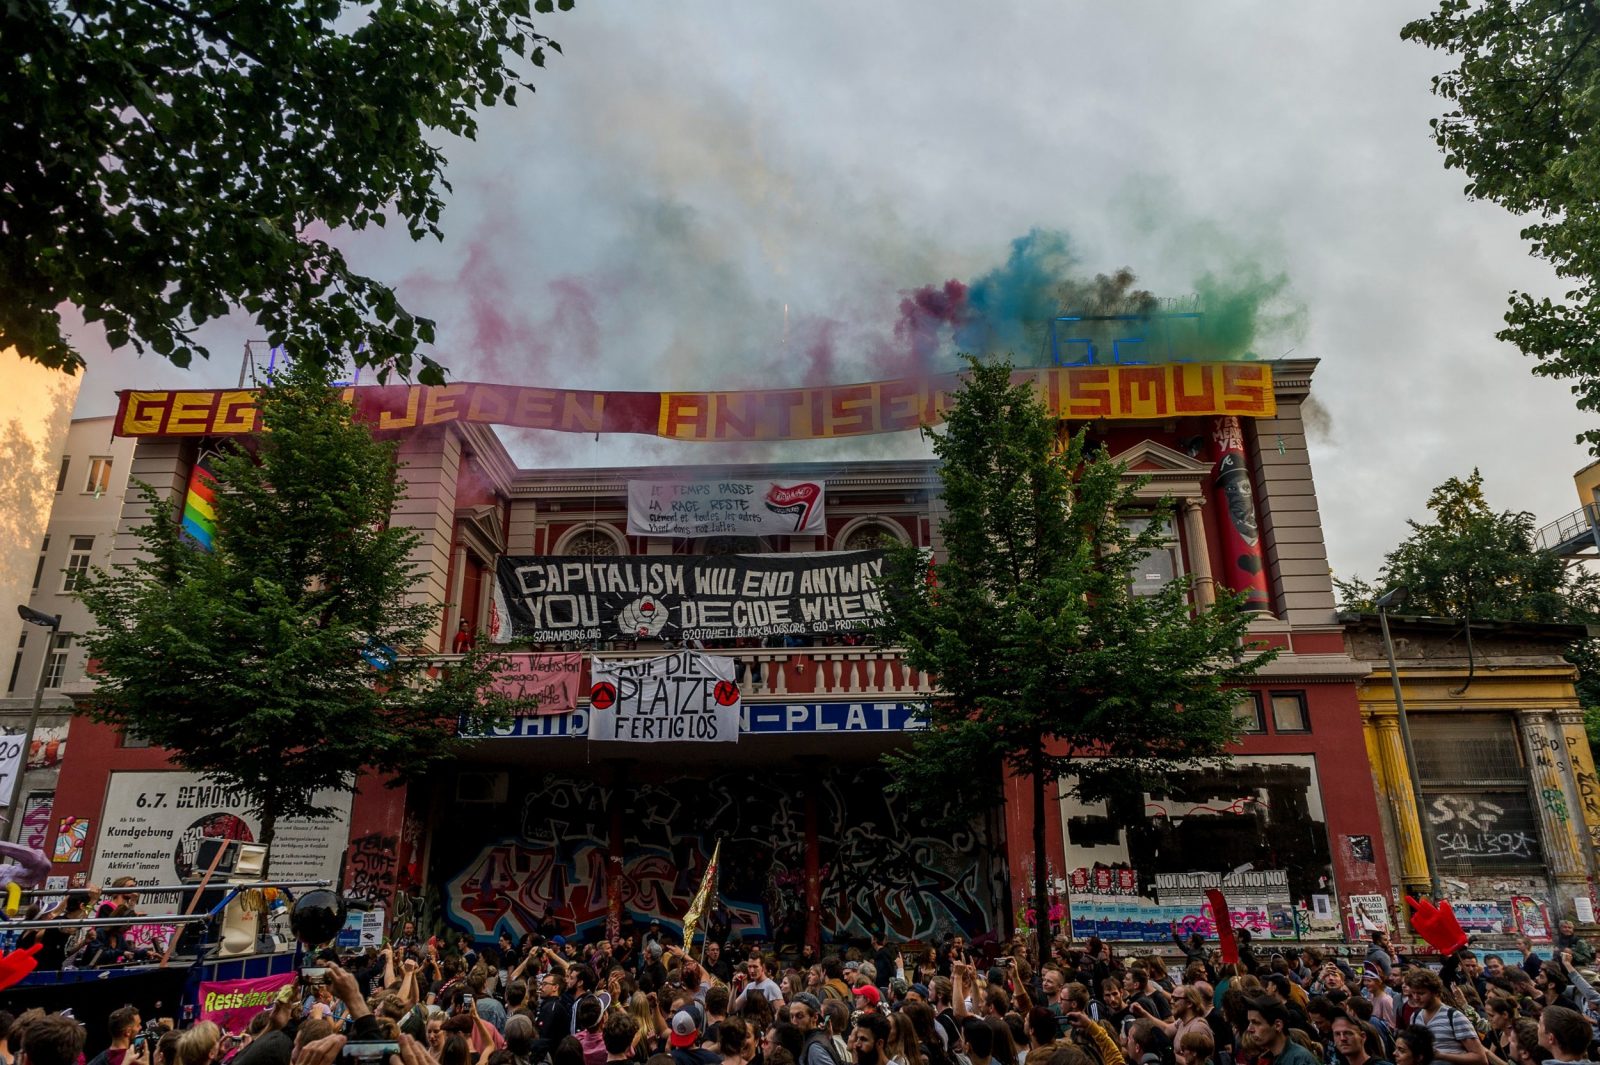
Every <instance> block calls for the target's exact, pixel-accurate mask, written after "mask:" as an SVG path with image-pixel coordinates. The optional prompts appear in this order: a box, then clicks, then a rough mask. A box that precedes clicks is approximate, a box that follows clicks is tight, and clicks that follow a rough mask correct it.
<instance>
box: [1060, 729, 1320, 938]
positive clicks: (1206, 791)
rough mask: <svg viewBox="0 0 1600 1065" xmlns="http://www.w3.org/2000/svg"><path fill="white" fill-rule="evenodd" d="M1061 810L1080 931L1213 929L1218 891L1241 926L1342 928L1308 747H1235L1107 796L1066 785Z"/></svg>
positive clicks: (1315, 931) (1155, 933) (1277, 931)
mask: <svg viewBox="0 0 1600 1065" xmlns="http://www.w3.org/2000/svg"><path fill="white" fill-rule="evenodd" d="M1061 814H1062V821H1063V824H1064V825H1065V826H1066V837H1067V855H1066V857H1067V862H1068V866H1069V868H1074V869H1075V871H1074V874H1073V875H1072V876H1071V877H1070V878H1069V883H1070V890H1069V902H1070V903H1071V910H1072V927H1073V934H1074V935H1075V936H1079V935H1081V936H1088V935H1098V936H1100V937H1101V938H1102V939H1124V940H1164V939H1166V938H1167V937H1168V936H1169V935H1170V932H1171V929H1172V927H1174V926H1176V927H1177V928H1178V929H1179V930H1180V931H1181V932H1183V933H1185V934H1187V933H1188V932H1199V933H1200V934H1201V935H1205V936H1210V935H1212V934H1214V932H1215V928H1216V923H1217V917H1218V915H1217V914H1213V913H1212V912H1211V910H1210V903H1209V902H1208V901H1207V899H1206V892H1207V891H1209V890H1211V889H1217V890H1220V891H1221V892H1222V893H1223V895H1224V896H1225V897H1226V899H1227V903H1228V909H1229V917H1230V919H1231V921H1232V923H1233V925H1234V927H1235V928H1246V929H1249V930H1250V932H1251V933H1252V934H1254V935H1256V936H1257V937H1261V938H1281V939H1308V938H1309V939H1316V938H1334V937H1336V936H1337V935H1338V934H1339V922H1338V920H1337V917H1336V912H1337V898H1336V895H1335V892H1334V880H1333V866H1332V852H1331V849H1330V840H1329V836H1328V830H1327V823H1326V819H1325V817H1324V814H1323V807H1322V796H1321V791H1320V788H1319V786H1318V782H1317V770H1316V764H1315V761H1314V759H1313V758H1312V756H1310V755H1279V756H1273V757H1238V758H1234V759H1232V760H1231V762H1230V763H1229V764H1228V765H1227V766H1225V767H1222V768H1220V769H1218V768H1208V769H1205V770H1195V771H1191V772H1180V773H1177V774H1174V775H1173V776H1172V777H1171V778H1170V780H1169V781H1168V782H1167V784H1166V786H1165V787H1164V788H1163V789H1162V790H1161V791H1159V792H1151V793H1145V794H1143V795H1129V796H1121V797H1118V798H1116V799H1114V800H1111V801H1110V802H1109V803H1095V804H1085V803H1082V802H1080V801H1079V800H1077V799H1076V798H1073V797H1072V796H1070V795H1068V796H1065V797H1064V798H1063V799H1062V801H1061ZM1080 870H1081V872H1080ZM1319 900H1320V901H1319Z"/></svg>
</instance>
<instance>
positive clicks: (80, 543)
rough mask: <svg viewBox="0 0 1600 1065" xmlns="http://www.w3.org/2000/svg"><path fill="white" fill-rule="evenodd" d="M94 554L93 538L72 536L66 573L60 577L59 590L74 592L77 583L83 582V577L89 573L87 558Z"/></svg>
mask: <svg viewBox="0 0 1600 1065" xmlns="http://www.w3.org/2000/svg"><path fill="white" fill-rule="evenodd" d="M93 554H94V537H92V536H74V537H73V538H72V551H71V553H70V554H68V555H67V567H66V571H65V572H64V573H62V575H61V590H62V591H63V592H75V591H77V590H78V582H79V581H81V580H83V575H84V574H85V573H88V572H89V558H90V556H91V555H93Z"/></svg>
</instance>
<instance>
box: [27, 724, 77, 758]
mask: <svg viewBox="0 0 1600 1065" xmlns="http://www.w3.org/2000/svg"><path fill="white" fill-rule="evenodd" d="M70 727H71V724H70V722H69V723H68V724H66V725H48V726H43V727H40V728H36V729H34V730H33V742H32V743H31V744H29V746H28V768H29V769H50V768H52V767H54V766H58V765H60V764H61V760H62V759H63V758H65V757H66V756H67V730H68V729H69V728H70Z"/></svg>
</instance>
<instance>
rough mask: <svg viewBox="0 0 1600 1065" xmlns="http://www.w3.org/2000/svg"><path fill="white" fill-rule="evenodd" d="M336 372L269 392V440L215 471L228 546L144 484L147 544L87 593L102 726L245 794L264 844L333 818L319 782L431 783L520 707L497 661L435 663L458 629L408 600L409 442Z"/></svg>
mask: <svg viewBox="0 0 1600 1065" xmlns="http://www.w3.org/2000/svg"><path fill="white" fill-rule="evenodd" d="M329 376H330V374H329V371H328V370H327V369H325V368H323V367H321V366H318V365H317V364H315V363H313V362H311V361H309V360H308V361H304V362H296V363H294V364H292V366H291V368H290V369H289V370H287V371H286V372H282V373H280V375H279V376H278V378H277V379H276V380H274V381H273V383H272V385H271V386H270V387H269V388H267V389H264V390H263V391H262V393H261V396H260V403H261V416H262V420H263V426H264V431H263V432H262V434H261V435H260V436H258V437H256V438H254V439H252V440H251V442H250V446H249V447H248V448H234V449H231V450H229V451H226V452H224V453H223V454H222V455H221V456H220V457H218V458H216V459H215V460H214V462H213V469H214V470H215V473H216V486H215V495H216V504H215V511H216V533H215V536H214V539H213V546H214V549H213V550H211V551H209V552H208V551H204V550H201V549H200V548H199V547H197V546H196V545H195V544H193V543H192V542H191V541H189V540H187V539H186V538H185V536H184V534H183V533H182V532H181V531H180V528H179V524H178V517H179V511H180V508H181V505H182V504H181V501H179V503H178V504H177V505H176V506H175V505H174V503H173V502H172V501H170V500H167V499H163V498H162V497H161V496H160V495H159V494H158V493H157V492H156V491H155V490H154V489H152V488H150V487H149V486H148V485H142V486H141V490H142V491H143V492H144V494H145V498H146V500H147V501H148V504H149V507H150V520H149V521H147V522H146V523H144V524H143V525H141V526H140V527H139V529H138V536H139V538H140V540H141V541H142V547H143V551H142V552H141V554H140V555H139V556H138V557H137V559H136V560H135V561H134V562H132V563H131V564H126V565H121V566H118V567H115V568H114V569H113V570H111V571H109V572H107V571H102V570H96V571H94V572H92V573H91V574H90V575H88V577H87V578H86V579H85V580H84V582H83V583H82V584H81V585H80V586H79V590H78V597H79V598H80V599H81V600H82V601H83V603H84V604H85V605H86V606H87V607H88V608H89V609H90V611H91V612H92V613H93V614H94V617H95V620H96V622H97V624H98V626H99V627H98V628H97V629H96V631H94V632H93V633H91V634H90V635H89V636H87V637H86V638H85V643H86V645H87V647H88V653H89V657H90V658H91V659H95V660H97V661H98V663H99V668H100V671H101V672H100V673H99V674H98V675H97V679H98V681H99V683H98V685H97V687H96V690H95V693H94V696H93V698H92V701H91V702H90V704H89V708H88V710H89V713H90V714H91V716H92V717H94V718H95V719H96V720H99V721H101V722H105V723H108V724H111V725H115V726H118V727H120V728H123V729H126V730H128V731H129V732H131V733H135V734H137V735H140V736H142V737H145V738H147V739H148V740H150V742H152V743H154V744H157V745H159V746H161V747H165V748H167V749H168V750H169V751H171V752H172V757H173V760H174V761H175V762H176V763H177V764H178V765H180V766H182V767H183V768H185V769H189V770H192V771H195V772H198V773H203V774H205V775H206V776H208V777H210V778H212V779H214V780H216V781H218V782H220V783H222V784H225V785H227V786H229V787H232V788H236V789H238V790H239V791H240V792H241V793H242V794H243V795H244V796H245V797H246V798H247V799H248V800H249V801H250V803H251V807H252V809H254V810H255V811H257V812H258V813H259V814H260V817H261V835H262V839H261V842H264V843H271V842H272V838H273V834H274V831H275V828H276V825H277V822H278V820H279V819H280V818H282V817H291V816H315V815H318V814H320V813H325V812H326V811H325V810H323V809H320V808H319V807H318V806H317V804H316V801H315V794H314V793H315V792H317V791H318V790H319V789H322V788H335V789H344V790H351V789H353V787H354V786H355V783H356V779H357V776H358V774H359V773H360V771H361V770H362V769H363V767H367V768H371V769H375V770H378V771H381V772H384V773H394V774H400V775H402V776H407V775H413V774H416V773H418V772H421V771H422V770H424V769H425V768H427V767H428V766H429V765H432V764H434V763H436V762H438V761H439V760H440V759H443V758H447V757H450V756H451V755H452V754H454V753H455V752H456V751H457V750H458V748H459V744H460V742H461V741H459V740H458V739H457V738H456V736H457V727H458V722H460V723H462V724H464V725H465V727H466V728H468V729H470V730H478V729H482V728H484V727H486V726H488V725H489V724H492V723H493V722H494V721H496V720H498V719H499V718H500V717H501V716H502V709H503V706H502V701H501V700H500V699H499V698H498V697H496V696H493V695H491V694H487V692H488V684H489V682H490V680H491V677H492V673H493V670H494V668H495V667H496V666H497V665H498V663H497V662H496V661H495V660H494V659H492V658H490V657H489V656H488V655H486V654H485V653H483V652H474V653H473V654H471V655H468V656H467V658H466V659H465V660H464V661H462V662H461V663H460V664H459V665H457V666H455V667H453V668H450V669H448V670H444V671H436V670H434V669H433V668H432V667H431V666H430V664H429V662H428V660H427V657H426V655H425V654H423V653H421V652H420V650H419V649H420V648H422V647H423V646H424V644H425V641H427V640H428V639H429V637H430V636H432V635H434V634H435V633H436V632H437V629H438V626H439V624H440V621H439V615H438V611H437V609H436V608H434V607H432V606H429V605H428V604H426V603H423V602H414V601H410V600H409V596H410V593H411V591H412V589H413V586H414V585H415V583H416V576H417V575H416V572H415V567H414V566H413V565H412V564H411V563H410V562H409V561H408V559H409V557H410V555H411V553H412V551H413V549H414V548H415V547H416V545H417V542H418V537H417V535H416V534H415V533H414V532H412V531H411V530H409V529H404V528H399V527H394V526H391V525H390V524H389V516H390V514H391V512H392V511H393V509H394V506H395V504H396V503H397V502H399V500H400V499H401V497H402V487H403V485H402V482H401V480H400V478H399V477H398V476H397V467H396V460H395V445H394V444H393V443H388V442H383V441H378V440H375V439H374V438H373V436H372V434H371V433H370V432H369V431H368V430H367V429H366V428H365V427H364V426H363V425H361V424H359V423H357V422H354V421H353V420H352V414H351V408H350V407H349V406H348V405H347V404H345V403H343V402H341V401H340V399H339V394H338V392H337V391H336V390H334V389H332V388H331V387H329V384H328V381H329ZM413 651H418V652H419V653H417V654H410V653H408V652H413Z"/></svg>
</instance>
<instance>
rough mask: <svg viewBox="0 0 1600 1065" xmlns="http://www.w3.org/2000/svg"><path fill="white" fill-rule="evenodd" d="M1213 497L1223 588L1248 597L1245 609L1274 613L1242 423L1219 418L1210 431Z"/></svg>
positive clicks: (1230, 418) (1232, 418) (1235, 419)
mask: <svg viewBox="0 0 1600 1065" xmlns="http://www.w3.org/2000/svg"><path fill="white" fill-rule="evenodd" d="M1211 441H1212V451H1213V454H1214V455H1215V457H1216V462H1215V465H1213V466H1212V468H1211V492H1212V498H1213V499H1214V500H1215V501H1216V503H1217V512H1218V514H1219V517H1218V519H1217V524H1218V525H1219V526H1221V528H1220V529H1219V530H1218V531H1219V534H1220V536H1219V543H1220V544H1221V546H1222V572H1221V573H1220V574H1218V577H1219V578H1220V579H1221V581H1222V583H1223V585H1224V586H1225V587H1227V588H1230V589H1232V590H1233V591H1235V592H1242V593H1243V594H1244V605H1245V609H1246V610H1263V611H1270V610H1271V609H1272V598H1271V596H1270V595H1268V593H1267V573H1266V564H1265V562H1264V560H1263V559H1262V556H1261V531H1260V526H1259V524H1258V522H1257V518H1256V500H1255V489H1254V488H1253V487H1252V486H1251V484H1250V470H1249V468H1248V466H1246V464H1245V453H1244V430H1243V429H1241V428H1240V427H1239V419H1238V418H1235V417H1232V416H1229V417H1225V418H1218V419H1216V420H1215V421H1214V422H1212V427H1211Z"/></svg>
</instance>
